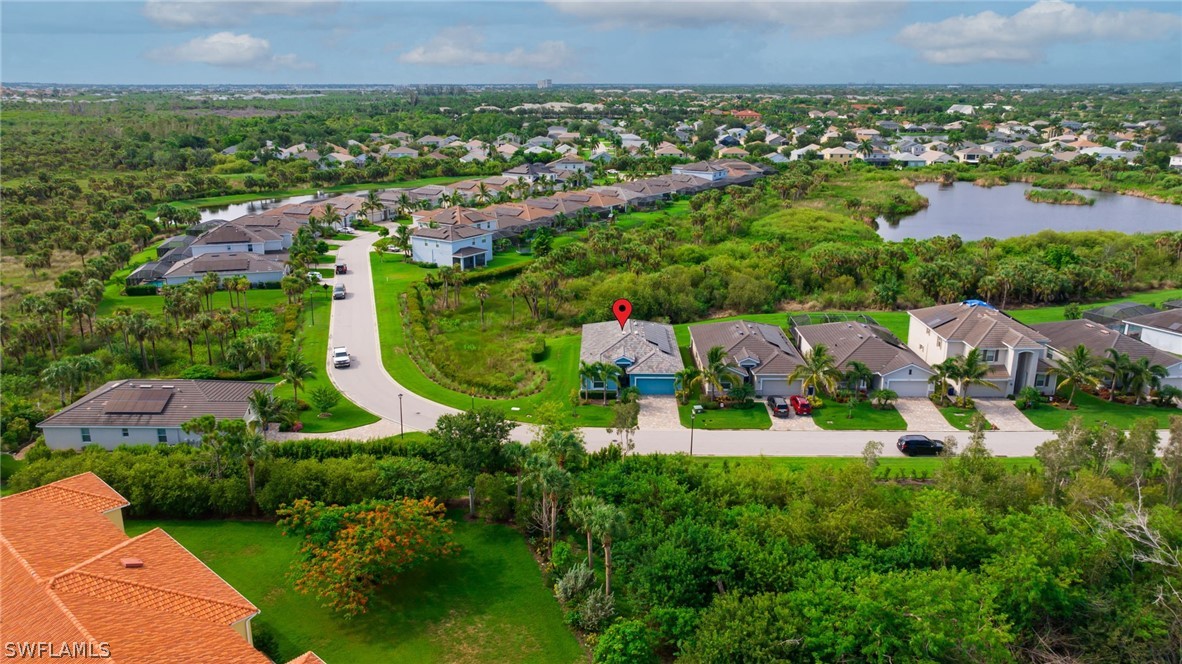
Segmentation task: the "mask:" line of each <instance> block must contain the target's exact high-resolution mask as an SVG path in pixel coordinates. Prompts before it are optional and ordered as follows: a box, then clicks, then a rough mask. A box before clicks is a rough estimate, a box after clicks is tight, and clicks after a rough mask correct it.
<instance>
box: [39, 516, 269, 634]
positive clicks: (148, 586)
mask: <svg viewBox="0 0 1182 664" xmlns="http://www.w3.org/2000/svg"><path fill="white" fill-rule="evenodd" d="M154 530H155V529H154ZM148 532H149V533H150V532H152V531H151V530H149V531H148ZM144 534H145V535H146V534H148V533H144ZM71 569H72V568H71ZM65 574H67V572H60V573H58V574H55V575H54V576H53V578H52V579H50V583H51V584H52V583H54V582H55V581H57V580H58V578H59V577H62V576H63V575H65ZM69 574H75V575H78V576H89V577H93V578H96V579H102V580H104V581H110V582H112V583H117V584H120V585H126V586H135V587H137V588H146V589H148V590H154V591H156V592H160V593H165V594H168V595H178V596H180V597H186V598H188V599H196V600H201V601H203V602H210V603H213V604H218V605H221V606H226V607H231V608H235V609H244V610H245V609H249V610H252V611H254V612H255V613H258V607H256V606H254V605H253V604H250V600H247V604H238V603H235V602H227V601H225V600H222V599H217V598H214V597H207V596H205V595H197V594H195V593H190V592H185V591H183V590H173V589H171V588H165V587H163V586H158V585H155V584H152V583H144V582H143V581H129V580H127V579H120V578H118V577H115V576H110V575H107V574H99V573H97V572H87V571H82V570H77V571H70V572H69ZM51 587H52V586H51ZM231 587H232V586H231ZM244 599H245V598H244ZM122 603H124V604H132V602H122Z"/></svg>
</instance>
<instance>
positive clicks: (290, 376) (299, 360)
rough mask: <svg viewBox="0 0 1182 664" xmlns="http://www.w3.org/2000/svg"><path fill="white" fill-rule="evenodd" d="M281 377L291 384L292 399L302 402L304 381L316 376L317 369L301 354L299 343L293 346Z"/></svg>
mask: <svg viewBox="0 0 1182 664" xmlns="http://www.w3.org/2000/svg"><path fill="white" fill-rule="evenodd" d="M280 375H281V376H282V377H283V380H286V381H287V382H289V383H291V393H292V398H293V399H295V401H296V403H297V404H298V403H299V402H300V388H301V387H303V386H304V381H306V380H308V379H309V378H312V377H313V376H315V375H316V369H315V368H313V367H312V365H311V363H309V362H308V361H307V360H305V359H304V357H303V355H301V354H300V344H299V343H298V342H297V343H296V344H294V345H293V346H292V349H291V353H290V354H288V356H287V360H286V361H285V362H284V363H283V371H282V372H281V373H280Z"/></svg>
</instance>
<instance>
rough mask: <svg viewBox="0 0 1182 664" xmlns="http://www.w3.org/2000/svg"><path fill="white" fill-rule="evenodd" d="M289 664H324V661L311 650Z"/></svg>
mask: <svg viewBox="0 0 1182 664" xmlns="http://www.w3.org/2000/svg"><path fill="white" fill-rule="evenodd" d="M287 664H324V660H323V659H320V658H319V657H317V656H316V653H314V652H312V651H311V650H309V651H308V652H306V653H304V654H302V655H300V656H299V657H296V658H295V659H293V660H291V661H290V662H288V663H287Z"/></svg>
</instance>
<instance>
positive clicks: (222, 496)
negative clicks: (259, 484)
mask: <svg viewBox="0 0 1182 664" xmlns="http://www.w3.org/2000/svg"><path fill="white" fill-rule="evenodd" d="M209 508H210V509H211V510H213V512H214V513H215V514H218V515H220V516H233V515H235V514H245V513H246V512H247V511H249V510H250V490H249V489H248V488H247V486H246V482H244V481H242V479H241V478H222V479H218V480H213V481H212V482H210V484H209Z"/></svg>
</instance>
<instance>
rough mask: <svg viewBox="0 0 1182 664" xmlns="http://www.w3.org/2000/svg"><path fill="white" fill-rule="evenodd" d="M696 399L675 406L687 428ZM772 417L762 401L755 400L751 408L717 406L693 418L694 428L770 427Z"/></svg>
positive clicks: (683, 424)
mask: <svg viewBox="0 0 1182 664" xmlns="http://www.w3.org/2000/svg"><path fill="white" fill-rule="evenodd" d="M696 403H697V401H691V402H690V403H688V404H686V405H684V406H682V405H678V406H677V414H678V416H679V417H680V418H681V426H683V427H685V428H687V429H688V428H689V426H690V412H691V411H692V410H693V407H694V404H696ZM771 426H772V418H771V417H770V416H769V415H768V414H767V408H766V407H765V406H764V405H763V402H761V401H758V400H757V401H756V402H755V405H754V406H753V407H751V408H746V409H737V408H719V409H718V410H707V411H703V412H702V413H699V414H698V416H697V417H695V418H694V428H695V429H770V428H771Z"/></svg>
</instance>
